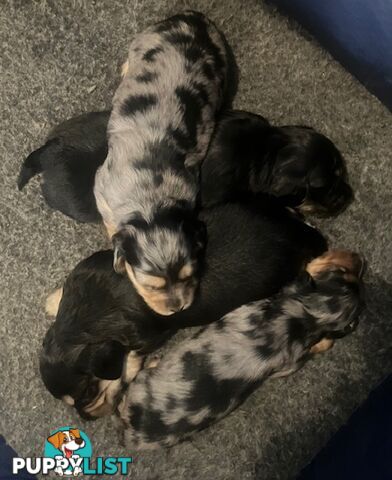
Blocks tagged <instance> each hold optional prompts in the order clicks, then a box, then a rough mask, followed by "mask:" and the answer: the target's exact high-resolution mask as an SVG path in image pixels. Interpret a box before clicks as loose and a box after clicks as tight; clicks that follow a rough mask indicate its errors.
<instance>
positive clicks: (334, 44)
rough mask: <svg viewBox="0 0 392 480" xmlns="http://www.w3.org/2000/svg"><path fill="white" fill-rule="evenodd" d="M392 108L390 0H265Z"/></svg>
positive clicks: (391, 6) (391, 3)
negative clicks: (309, 33) (299, 25)
mask: <svg viewBox="0 0 392 480" xmlns="http://www.w3.org/2000/svg"><path fill="white" fill-rule="evenodd" d="M268 1H269V2H270V3H273V4H275V5H277V6H278V7H279V8H280V9H281V10H282V11H283V12H285V13H288V14H289V15H290V16H292V17H294V18H295V19H296V20H297V21H298V22H299V23H301V24H302V25H303V26H304V27H305V28H307V29H308V30H309V31H310V32H311V33H312V34H313V35H314V37H315V38H317V39H318V40H319V42H320V43H321V45H323V46H324V47H325V48H326V49H327V50H329V51H330V52H331V53H332V55H333V56H334V57H335V58H336V59H337V60H339V61H340V63H342V65H343V66H345V67H346V68H347V70H349V71H350V72H351V73H353V74H354V75H355V76H356V77H357V78H358V79H359V80H360V81H361V82H362V83H363V84H364V85H365V87H366V88H368V89H369V90H370V91H371V92H372V93H374V94H375V95H376V96H377V97H378V98H379V99H380V100H381V101H382V102H384V103H385V105H386V106H387V107H388V108H389V109H391V110H392V0H268Z"/></svg>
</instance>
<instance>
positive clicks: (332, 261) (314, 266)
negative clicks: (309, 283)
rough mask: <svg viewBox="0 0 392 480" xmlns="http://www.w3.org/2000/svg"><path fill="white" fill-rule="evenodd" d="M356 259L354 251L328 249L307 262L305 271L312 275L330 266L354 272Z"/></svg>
mask: <svg viewBox="0 0 392 480" xmlns="http://www.w3.org/2000/svg"><path fill="white" fill-rule="evenodd" d="M358 259H359V257H358V255H357V254H356V253H354V252H350V251H348V250H328V252H326V253H324V254H323V255H321V256H320V257H317V258H315V259H314V260H312V261H311V262H310V263H308V264H307V266H306V271H307V272H308V273H309V274H310V275H312V276H313V275H317V274H318V273H321V272H323V271H327V270H330V269H331V268H341V269H342V270H343V271H344V270H348V271H349V272H350V273H352V274H355V269H356V267H357V266H358V265H357V263H358ZM358 273H359V272H358Z"/></svg>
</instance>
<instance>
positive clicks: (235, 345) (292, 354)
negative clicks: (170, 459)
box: [116, 251, 362, 450]
mask: <svg viewBox="0 0 392 480" xmlns="http://www.w3.org/2000/svg"><path fill="white" fill-rule="evenodd" d="M307 271H308V273H303V274H302V275H300V276H299V278H298V279H297V280H295V281H294V282H293V283H291V284H290V285H288V286H287V287H286V288H285V289H283V291H282V292H281V293H278V294H277V295H276V296H273V297H271V298H268V299H265V300H260V301H257V302H253V303H249V304H247V305H243V306H242V307H240V308H238V309H237V310H234V311H232V312H231V313H229V314H228V315H226V316H224V317H223V318H221V319H220V320H219V321H217V322H215V323H212V324H211V325H209V326H207V327H205V328H204V329H202V330H200V331H199V332H198V333H196V334H195V335H194V336H193V337H192V338H191V339H187V340H185V341H183V342H182V343H181V344H179V345H177V346H175V347H174V348H173V349H171V350H169V351H168V352H167V353H166V354H165V355H164V356H163V358H162V360H161V361H160V362H159V364H158V366H157V367H156V368H152V369H145V370H143V371H141V372H140V373H139V374H138V375H137V377H136V379H135V380H134V381H133V383H132V384H131V385H130V386H129V388H128V390H127V391H126V393H125V395H124V397H123V399H122V400H121V402H120V403H119V406H118V409H117V417H118V418H117V419H116V423H117V424H118V425H119V427H120V431H121V434H122V436H123V437H124V439H125V441H126V445H127V446H128V447H129V448H130V449H132V450H135V449H152V448H159V447H169V446H171V445H174V444H175V443H177V442H179V441H180V440H182V439H184V438H186V437H188V436H190V435H191V434H192V433H194V432H196V431H198V430H201V429H203V428H205V427H207V426H209V425H210V424H212V423H213V422H216V421H218V420H219V419H220V418H222V417H224V416H225V415H227V414H228V413H230V412H231V411H232V410H233V409H234V408H236V407H237V406H238V405H239V404H240V403H241V402H242V401H243V400H244V398H245V397H246V396H247V395H248V394H249V393H250V392H251V391H252V390H254V388H255V387H257V386H258V385H260V384H261V383H262V382H263V381H264V380H266V379H267V378H269V377H270V378H271V377H281V376H285V375H289V374H291V373H294V372H295V371H296V370H298V369H299V368H300V367H301V366H302V365H303V363H304V361H305V360H306V359H307V358H308V357H309V355H310V354H311V353H313V352H314V353H316V352H319V351H322V350H323V349H325V348H326V347H325V344H327V346H329V345H328V342H326V340H325V339H326V338H327V339H329V341H330V342H331V339H333V338H335V337H341V336H344V335H346V334H348V333H350V332H352V331H353V330H354V328H355V327H356V325H357V322H358V314H359V310H360V306H361V295H360V285H359V282H360V275H361V271H362V261H361V260H360V258H359V256H358V255H356V254H352V253H350V252H344V251H330V252H328V253H327V254H326V255H324V256H322V257H320V258H317V259H315V260H314V261H313V262H311V263H310V264H309V265H308V267H307Z"/></svg>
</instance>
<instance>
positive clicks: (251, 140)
mask: <svg viewBox="0 0 392 480" xmlns="http://www.w3.org/2000/svg"><path fill="white" fill-rule="evenodd" d="M201 191H202V203H203V205H204V206H211V205H214V204H216V203H220V202H224V201H227V200H229V199H233V198H238V197H239V196H241V195H247V194H249V193H253V194H259V193H263V194H268V195H271V196H273V197H274V198H277V199H278V200H279V201H280V203H281V204H282V205H285V206H290V207H295V208H298V209H299V210H300V211H301V212H302V213H304V214H306V213H313V214H317V215H324V216H326V215H336V214H338V213H340V212H341V211H342V210H343V209H344V208H346V207H347V206H348V204H349V203H350V202H351V200H352V198H353V192H352V190H351V187H350V185H349V183H348V178H347V171H346V167H345V164H344V161H343V158H342V156H341V154H340V152H339V150H338V149H337V148H336V147H335V145H334V144H333V143H332V142H331V141H330V140H329V139H328V138H327V137H325V136H324V135H322V134H320V133H318V132H316V131H315V130H313V129H312V128H310V127H303V126H283V127H273V126H271V125H270V124H269V123H268V121H267V120H266V119H265V118H263V117H261V116H259V115H255V114H252V113H247V112H241V111H238V110H237V111H228V112H226V113H225V114H222V115H221V116H220V117H219V122H218V123H217V127H216V131H215V133H214V138H213V140H212V142H211V145H210V148H209V151H208V154H207V158H206V160H205V162H204V165H203V169H202V186H201Z"/></svg>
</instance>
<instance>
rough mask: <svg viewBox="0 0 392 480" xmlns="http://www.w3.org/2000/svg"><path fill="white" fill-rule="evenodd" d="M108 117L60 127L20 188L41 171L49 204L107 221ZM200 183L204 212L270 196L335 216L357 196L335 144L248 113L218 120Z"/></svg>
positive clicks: (26, 169) (27, 168) (30, 162)
mask: <svg viewBox="0 0 392 480" xmlns="http://www.w3.org/2000/svg"><path fill="white" fill-rule="evenodd" d="M109 115H110V113H109V112H99V113H87V114H85V115H82V116H80V117H75V118H72V119H70V120H67V121H66V122H64V123H63V124H61V125H59V126H58V127H56V128H55V129H54V130H53V131H52V132H51V134H50V135H49V137H48V142H47V143H46V144H45V145H44V146H43V147H41V148H39V149H38V150H36V151H35V152H33V153H32V154H31V155H30V156H29V157H27V159H26V160H25V162H24V164H23V166H22V169H21V172H20V175H19V182H18V184H19V188H20V189H21V188H23V186H24V185H25V184H26V183H27V182H28V181H29V179H30V178H31V177H32V176H33V175H36V174H37V173H39V172H42V173H43V183H42V191H43V194H44V197H45V199H46V201H47V203H48V204H49V206H51V207H52V208H55V209H57V210H60V211H61V212H62V213H64V214H65V215H68V216H70V217H72V218H75V219H76V220H79V221H96V220H98V219H100V218H101V217H100V214H99V212H98V210H97V207H96V203H95V199H94V197H93V192H92V185H93V178H94V175H95V172H96V170H97V168H98V166H99V165H101V164H102V162H103V161H104V159H105V156H106V152H107V143H106V128H107V122H108V120H109ZM54 140H55V141H54ZM201 180H202V185H201V197H202V203H203V205H204V206H211V205H214V204H218V203H223V202H225V201H227V200H229V199H236V200H238V199H239V198H241V197H243V196H249V194H256V195H257V194H260V193H265V194H267V195H269V196H272V197H274V198H275V199H277V200H278V201H279V202H280V204H281V205H285V206H290V207H295V208H299V209H301V211H302V212H303V213H304V214H306V213H316V214H322V215H334V214H336V213H338V212H339V211H341V210H343V209H344V208H345V207H347V205H348V204H349V203H350V201H351V200H352V197H353V194H352V190H351V187H350V185H349V183H348V180H347V173H346V167H345V164H344V161H343V159H342V156H341V155H340V153H339V151H338V150H337V148H336V147H335V146H334V145H333V143H332V142H331V141H330V140H328V139H327V138H326V137H324V136H323V135H321V134H319V133H317V132H315V131H314V130H313V129H311V128H309V127H294V126H291V127H290V126H288V127H272V126H271V125H270V124H269V123H268V121H267V120H265V119H264V118H263V117H261V116H259V115H255V114H252V113H248V112H242V111H230V112H226V113H224V114H222V115H220V116H219V117H218V122H217V127H216V131H215V134H214V136H213V138H212V141H211V144H210V148H209V151H208V153H207V156H206V158H205V160H204V162H203V164H202V168H201ZM263 198H264V197H262V198H261V200H262V199H263Z"/></svg>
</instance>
